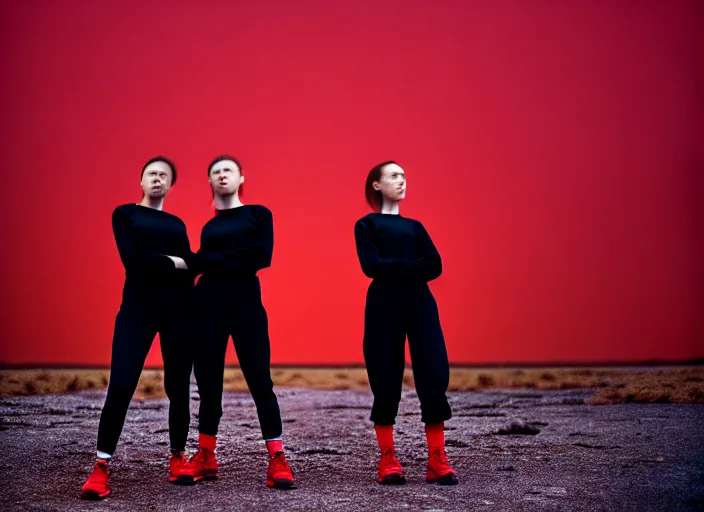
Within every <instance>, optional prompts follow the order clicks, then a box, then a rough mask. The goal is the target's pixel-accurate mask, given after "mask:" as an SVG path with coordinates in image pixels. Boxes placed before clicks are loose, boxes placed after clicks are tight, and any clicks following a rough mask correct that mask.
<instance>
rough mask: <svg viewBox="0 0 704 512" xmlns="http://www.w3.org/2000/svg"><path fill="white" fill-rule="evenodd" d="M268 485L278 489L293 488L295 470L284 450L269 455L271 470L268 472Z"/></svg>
mask: <svg viewBox="0 0 704 512" xmlns="http://www.w3.org/2000/svg"><path fill="white" fill-rule="evenodd" d="M266 485H267V486H269V487H275V488H276V489H291V488H293V472H292V471H291V466H289V465H288V462H287V461H286V457H285V456H284V452H276V453H274V455H272V456H270V457H269V470H268V471H267V472H266Z"/></svg>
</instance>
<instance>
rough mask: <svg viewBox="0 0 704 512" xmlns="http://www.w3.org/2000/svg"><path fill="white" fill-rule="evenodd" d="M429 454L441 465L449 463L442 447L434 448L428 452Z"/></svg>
mask: <svg viewBox="0 0 704 512" xmlns="http://www.w3.org/2000/svg"><path fill="white" fill-rule="evenodd" d="M430 456H431V457H432V458H433V459H435V460H436V462H439V463H440V464H442V465H445V466H449V465H450V463H449V462H448V460H447V454H446V453H445V450H444V449H443V448H436V449H435V450H433V451H432V452H430Z"/></svg>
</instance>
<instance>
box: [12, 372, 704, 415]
mask: <svg viewBox="0 0 704 512" xmlns="http://www.w3.org/2000/svg"><path fill="white" fill-rule="evenodd" d="M109 376H110V372H109V371H108V370H70V369H66V370H46V369H34V370H0V395H8V396H16V395H35V394H47V393H53V394H60V393H68V392H76V391H85V390H101V389H105V387H106V386H107V383H108V379H109ZM272 378H273V379H274V383H275V385H276V386H278V387H297V388H308V389H328V390H352V391H354V390H359V391H366V390H368V389H369V381H368V380H367V373H366V371H365V370H364V369H363V368H339V369H328V368H316V369H302V368H274V369H272ZM403 381H404V386H405V388H406V389H412V388H413V385H414V383H413V373H412V371H411V370H410V369H407V370H406V372H405V375H404V379H403ZM582 388H590V389H593V388H596V389H597V390H598V391H597V392H596V393H595V394H594V396H593V397H592V398H590V401H591V403H593V404H595V405H599V404H613V403H623V402H646V403H648V402H655V403H704V367H701V366H688V367H654V368H452V369H451V372H450V386H449V390H450V391H481V390H491V389H535V390H564V389H582ZM225 390H226V391H233V392H238V391H247V384H246V382H245V380H244V376H243V375H242V372H241V371H240V370H239V369H238V368H228V369H226V370H225ZM136 396H137V398H140V399H141V398H154V399H156V398H163V397H164V379H163V371H161V370H145V371H144V372H143V373H142V377H141V379H140V382H139V386H138V389H137V395H136Z"/></svg>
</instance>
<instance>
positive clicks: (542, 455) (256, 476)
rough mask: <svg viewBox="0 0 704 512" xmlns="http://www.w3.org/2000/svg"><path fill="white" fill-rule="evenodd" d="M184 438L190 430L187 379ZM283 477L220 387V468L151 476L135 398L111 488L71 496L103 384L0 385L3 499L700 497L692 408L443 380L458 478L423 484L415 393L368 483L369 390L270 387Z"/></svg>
mask: <svg viewBox="0 0 704 512" xmlns="http://www.w3.org/2000/svg"><path fill="white" fill-rule="evenodd" d="M191 390H192V391H191V396H192V403H191V411H192V413H193V420H192V423H191V432H190V435H189V442H188V450H189V451H190V452H193V451H195V449H196V443H197V441H196V440H197V412H198V404H199V401H198V399H199V397H198V393H197V389H196V387H195V385H192V388H191ZM277 393H278V395H279V403H280V405H281V410H282V414H283V418H284V445H285V447H286V451H287V453H288V457H289V460H290V462H291V465H292V467H293V469H294V472H295V476H296V481H297V489H294V490H292V491H288V492H286V491H276V490H271V489H268V488H267V487H266V486H265V485H264V477H265V473H266V453H265V448H264V445H263V442H262V440H261V434H260V431H259V424H258V421H257V416H256V411H255V408H254V404H253V402H252V399H251V397H250V396H249V394H248V393H226V394H225V396H224V399H223V404H224V407H223V408H224V415H223V419H222V422H221V429H220V433H219V435H218V440H219V441H218V451H217V455H218V459H219V462H220V467H221V478H220V480H218V481H214V482H206V483H201V484H198V485H196V486H193V487H178V486H174V485H171V484H169V483H168V482H167V479H166V477H167V473H168V453H167V452H168V430H167V427H168V425H167V416H168V403H167V401H166V400H164V399H154V400H135V401H133V403H132V406H131V408H130V410H129V412H128V414H127V421H126V423H125V427H124V429H123V432H122V437H121V439H120V444H119V445H118V449H117V452H116V453H115V458H114V461H113V462H112V464H111V466H112V471H113V475H112V477H111V487H112V489H113V494H112V495H111V496H110V497H109V498H107V500H106V501H105V502H101V503H91V502H83V501H80V500H79V499H78V494H79V492H80V487H81V484H82V483H83V481H84V479H85V478H86V477H87V475H88V473H89V471H90V469H91V467H92V463H93V457H94V450H95V441H96V435H97V427H98V421H99V417H100V410H101V407H102V405H103V401H104V399H105V393H104V392H103V391H84V392H75V393H70V394H65V395H34V396H15V397H5V398H2V399H0V480H1V481H2V482H4V485H2V486H0V498H1V499H2V504H3V506H2V508H3V510H39V511H55V510H119V511H132V510H189V511H190V510H198V511H200V510H203V511H211V510H247V511H255V512H256V511H260V510H261V511H264V510H267V511H318V510H320V511H323V510H340V511H345V512H351V511H357V510H374V511H377V510H378V511H386V510H409V511H421V510H423V511H428V510H435V511H440V510H443V511H447V512H450V511H467V510H534V509H540V510H571V511H592V510H617V511H623V510H649V511H650V510H654V511H660V510H662V511H672V510H692V509H697V508H699V509H701V508H702V507H704V465H703V463H702V461H704V443H702V435H701V425H702V420H704V406H702V405H692V404H635V403H629V404H618V405H609V406H594V405H589V404H588V402H589V400H590V399H591V397H592V396H593V394H594V390H585V389H566V390H538V389H531V390H520V389H514V390H502V391H475V392H451V393H450V394H449V399H450V403H451V405H452V409H453V412H454V417H453V419H452V420H450V421H448V422H447V424H446V433H445V434H446V438H447V451H448V455H449V457H450V459H451V461H452V463H453V465H454V467H455V469H456V470H457V472H458V476H459V479H460V484H459V485H458V486H455V487H445V488H443V487H437V486H434V485H430V484H426V483H425V482H424V471H425V464H426V453H427V452H426V446H425V438H424V432H423V425H422V424H421V422H420V409H419V406H418V399H417V396H416V395H415V392H413V391H410V390H407V391H404V393H403V399H402V402H401V408H400V411H399V416H398V422H397V426H396V444H397V450H398V455H399V458H400V460H401V462H402V464H403V465H404V467H405V471H406V473H407V476H408V483H407V484H406V485H405V486H399V487H396V488H388V487H384V486H380V485H378V484H377V483H376V482H375V476H376V464H377V457H378V453H377V452H378V449H377V447H376V442H375V438H374V433H373V428H372V425H371V424H370V422H369V421H368V417H369V409H370V406H371V401H372V398H371V395H370V394H369V393H367V392H359V391H354V390H312V389H290V388H283V389H282V388H279V389H277Z"/></svg>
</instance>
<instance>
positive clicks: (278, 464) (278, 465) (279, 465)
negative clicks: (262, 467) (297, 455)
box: [271, 452, 288, 471]
mask: <svg viewBox="0 0 704 512" xmlns="http://www.w3.org/2000/svg"><path fill="white" fill-rule="evenodd" d="M271 466H272V469H273V470H274V471H286V470H288V463H287V462H286V458H285V457H284V453H283V452H276V453H275V454H274V455H272V456H271Z"/></svg>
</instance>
